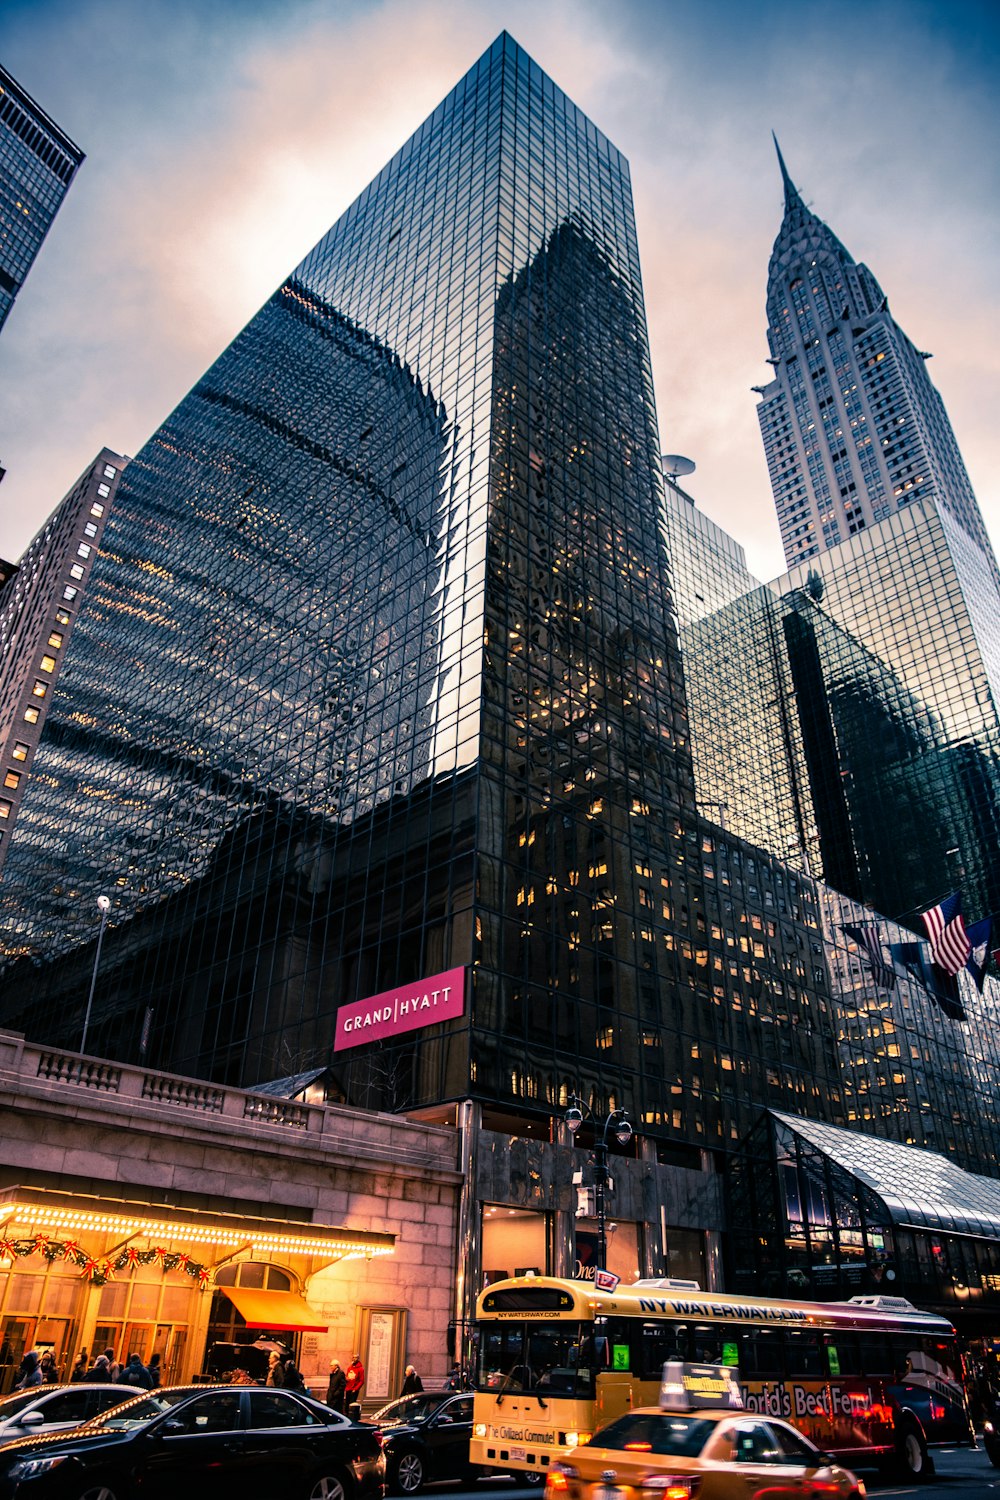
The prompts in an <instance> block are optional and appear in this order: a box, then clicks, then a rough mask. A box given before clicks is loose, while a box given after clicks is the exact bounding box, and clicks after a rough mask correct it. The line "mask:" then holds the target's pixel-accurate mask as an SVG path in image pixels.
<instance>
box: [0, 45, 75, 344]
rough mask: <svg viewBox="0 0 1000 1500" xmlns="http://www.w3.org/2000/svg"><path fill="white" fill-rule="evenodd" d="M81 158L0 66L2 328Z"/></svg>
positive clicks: (62, 132) (0, 304) (0, 324)
mask: <svg viewBox="0 0 1000 1500" xmlns="http://www.w3.org/2000/svg"><path fill="white" fill-rule="evenodd" d="M83 159H84V156H83V152H82V151H81V150H80V148H79V146H77V145H74V143H73V142H72V141H71V140H70V138H69V136H68V135H67V134H66V133H65V131H63V130H60V128H59V126H58V125H57V124H56V123H55V121H54V120H51V119H50V118H49V116H48V115H47V114H46V113H45V111H44V110H43V109H41V108H40V106H39V105H38V104H36V102H35V100H34V99H32V97H31V95H30V94H29V93H27V92H26V91H25V90H24V89H23V88H21V86H20V84H19V83H18V82H17V81H16V79H14V78H12V77H11V76H10V74H9V73H8V72H7V71H6V70H5V69H4V68H0V328H2V327H3V325H4V322H5V321H6V318H7V314H8V313H9V312H10V309H11V307H12V306H13V303H14V298H15V297H16V296H17V294H18V292H19V291H20V290H21V287H22V285H23V283H24V278H25V277H26V276H27V274H28V272H29V271H30V269H31V266H32V262H33V261H34V259H35V256H36V255H37V254H38V252H39V250H40V249H41V245H42V241H43V240H44V238H45V236H46V234H47V233H48V230H49V225H50V224H51V223H52V220H53V219H54V218H55V216H56V214H57V213H58V211H59V207H60V204H61V203H62V201H63V198H64V197H65V196H66V192H67V189H68V188H69V185H70V183H71V182H72V181H73V178H74V177H75V176H76V173H77V169H78V168H79V166H80V164H81V162H82V161H83Z"/></svg>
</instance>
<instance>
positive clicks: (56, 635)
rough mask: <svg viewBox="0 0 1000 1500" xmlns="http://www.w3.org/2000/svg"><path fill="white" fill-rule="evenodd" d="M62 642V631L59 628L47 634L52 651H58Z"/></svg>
mask: <svg viewBox="0 0 1000 1500" xmlns="http://www.w3.org/2000/svg"><path fill="white" fill-rule="evenodd" d="M62 643H63V634H62V631H61V630H53V632H52V634H51V635H50V636H49V645H50V646H51V647H52V649H53V651H58V650H59V647H60V646H61V645H62Z"/></svg>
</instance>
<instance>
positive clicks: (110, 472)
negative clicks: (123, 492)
mask: <svg viewBox="0 0 1000 1500" xmlns="http://www.w3.org/2000/svg"><path fill="white" fill-rule="evenodd" d="M117 473H118V470H117V469H113V468H112V467H111V465H110V464H105V465H104V477H105V479H114V477H115V475H116V474H117Z"/></svg>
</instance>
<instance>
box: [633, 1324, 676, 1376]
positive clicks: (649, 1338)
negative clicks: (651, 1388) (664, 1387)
mask: <svg viewBox="0 0 1000 1500" xmlns="http://www.w3.org/2000/svg"><path fill="white" fill-rule="evenodd" d="M633 1339H634V1341H635V1342H636V1343H637V1345H638V1349H637V1352H638V1365H639V1370H638V1374H639V1377H640V1379H642V1380H659V1379H660V1377H661V1375H662V1372H663V1366H664V1365H665V1364H666V1362H667V1360H668V1359H680V1360H686V1359H687V1357H688V1352H687V1348H688V1337H687V1324H686V1323H668V1322H665V1321H664V1322H659V1323H643V1325H642V1328H641V1330H640V1332H639V1336H638V1339H635V1335H633Z"/></svg>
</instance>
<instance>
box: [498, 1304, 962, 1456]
mask: <svg viewBox="0 0 1000 1500" xmlns="http://www.w3.org/2000/svg"><path fill="white" fill-rule="evenodd" d="M474 1340H475V1343H474V1347H475V1350H476V1357H475V1370H474V1381H473V1383H474V1386H475V1399H474V1408H473V1424H472V1446H471V1452H470V1461H471V1463H472V1464H474V1465H476V1466H479V1467H482V1468H484V1469H496V1470H501V1471H506V1472H511V1471H516V1470H520V1471H524V1475H525V1479H526V1480H527V1481H528V1482H529V1483H530V1482H541V1481H542V1480H544V1478H545V1474H546V1472H547V1470H548V1468H549V1465H550V1464H551V1463H553V1462H554V1461H555V1460H556V1459H558V1458H560V1457H562V1458H565V1457H566V1456H567V1455H568V1453H569V1452H571V1450H572V1449H573V1448H575V1447H576V1446H577V1445H578V1444H580V1443H584V1442H586V1441H587V1440H588V1439H589V1438H590V1437H591V1436H592V1435H593V1433H594V1432H595V1431H596V1430H597V1429H599V1428H601V1427H604V1426H606V1425H607V1423H608V1422H610V1421H612V1420H613V1419H614V1418H615V1417H617V1416H619V1415H620V1414H621V1413H622V1412H623V1411H627V1410H629V1409H630V1408H631V1407H633V1406H655V1405H656V1403H657V1401H658V1399H659V1394H660V1381H661V1376H662V1372H663V1367H664V1365H665V1364H666V1362H667V1361H668V1360H682V1361H685V1362H689V1363H697V1364H723V1365H729V1366H731V1367H733V1368H734V1369H735V1371H736V1373H737V1377H738V1380H739V1383H740V1387H741V1390H742V1392H743V1399H744V1403H745V1406H746V1409H747V1410H748V1411H749V1412H754V1413H757V1414H759V1415H760V1416H762V1417H763V1418H764V1419H765V1420H766V1418H767V1417H768V1416H773V1417H782V1418H784V1419H785V1420H787V1421H790V1422H792V1423H794V1425H795V1426H796V1427H798V1429H799V1430H800V1431H801V1432H804V1433H805V1435H806V1436H807V1437H809V1438H810V1439H811V1440H812V1441H813V1442H814V1443H815V1444H816V1446H817V1447H818V1448H821V1449H823V1450H824V1451H825V1452H828V1453H833V1454H835V1455H836V1456H837V1458H838V1459H842V1460H843V1462H844V1463H845V1464H848V1465H850V1466H851V1467H855V1466H857V1465H861V1466H864V1465H866V1464H878V1465H880V1466H881V1465H886V1466H892V1467H894V1468H896V1469H897V1470H898V1471H900V1472H902V1473H905V1474H907V1475H909V1476H911V1477H917V1476H921V1477H922V1476H925V1475H927V1474H929V1473H932V1472H933V1460H932V1459H931V1457H930V1455H929V1454H928V1451H927V1449H928V1444H932V1443H941V1442H951V1443H954V1442H959V1443H962V1442H966V1443H967V1442H970V1441H972V1440H973V1438H972V1429H971V1425H970V1422H969V1417H968V1408H967V1406H966V1400H965V1391H964V1386H963V1380H962V1362H961V1356H960V1354H959V1352H958V1350H957V1347H956V1341H955V1330H954V1328H953V1327H952V1325H951V1323H949V1322H948V1320H947V1319H946V1318H941V1317H938V1316H936V1315H935V1314H933V1313H923V1312H919V1311H918V1310H917V1309H916V1308H915V1307H913V1306H912V1304H911V1303H909V1302H907V1301H906V1299H905V1298H902V1297H853V1298H851V1300H850V1301H848V1302H791V1301H782V1300H776V1299H773V1298H767V1297H743V1296H733V1297H730V1296H727V1295H725V1294H724V1293H721V1292H703V1291H701V1290H700V1289H699V1288H698V1287H697V1285H696V1284H695V1283H693V1282H689V1283H678V1282H675V1281H667V1280H647V1281H637V1282H634V1283H633V1284H632V1285H631V1286H621V1285H619V1286H615V1287H614V1289H613V1290H599V1289H598V1288H596V1287H595V1285H594V1283H593V1282H585V1281H571V1280H561V1279H559V1278H556V1277H550V1276H533V1275H526V1276H517V1277H512V1278H511V1279H509V1280H505V1281H497V1282H494V1283H493V1284H492V1285H491V1286H488V1287H487V1288H486V1289H485V1290H484V1291H483V1292H481V1293H480V1295H479V1298H478V1299H477V1304H476V1329H475V1335H474Z"/></svg>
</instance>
